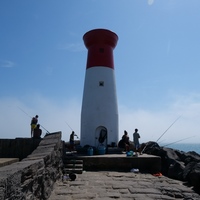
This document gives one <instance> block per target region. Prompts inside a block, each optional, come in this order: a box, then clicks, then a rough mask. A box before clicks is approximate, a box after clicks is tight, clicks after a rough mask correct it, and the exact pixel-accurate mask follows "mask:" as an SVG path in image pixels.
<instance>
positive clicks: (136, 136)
mask: <svg viewBox="0 0 200 200" xmlns="http://www.w3.org/2000/svg"><path fill="white" fill-rule="evenodd" d="M139 138H140V134H139V133H138V129H137V128H136V129H135V132H134V133H133V143H134V145H135V151H136V152H139V153H141V152H140V142H139Z"/></svg>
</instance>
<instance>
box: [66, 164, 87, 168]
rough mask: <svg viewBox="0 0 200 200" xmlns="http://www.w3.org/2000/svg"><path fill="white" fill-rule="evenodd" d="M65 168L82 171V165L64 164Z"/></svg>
mask: <svg viewBox="0 0 200 200" xmlns="http://www.w3.org/2000/svg"><path fill="white" fill-rule="evenodd" d="M64 167H65V168H76V169H80V168H82V169H83V164H64Z"/></svg>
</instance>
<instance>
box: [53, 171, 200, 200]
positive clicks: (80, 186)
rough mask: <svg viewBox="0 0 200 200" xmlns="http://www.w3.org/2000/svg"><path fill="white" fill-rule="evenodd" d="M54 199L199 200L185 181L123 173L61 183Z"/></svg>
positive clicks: (85, 176)
mask: <svg viewBox="0 0 200 200" xmlns="http://www.w3.org/2000/svg"><path fill="white" fill-rule="evenodd" d="M49 199H50V200H66V199H67V200H74V199H75V200H76V199H77V200H78V199H81V200H83V199H85V200H88V199H94V200H99V199H104V200H113V199H120V200H123V199H133V200H134V199H136V200H150V199H151V200H156V199H158V200H163V199H164V200H172V199H179V200H180V199H184V200H199V199H200V195H198V194H197V193H195V192H194V191H193V190H192V189H191V188H190V187H188V186H185V185H184V184H183V182H181V181H177V180H172V179H169V178H167V177H164V176H160V177H156V176H153V175H151V174H142V173H133V172H128V173H122V172H84V173H83V174H80V175H77V178H76V180H75V181H69V180H65V181H61V180H60V181H58V182H57V183H56V184H55V188H54V190H53V191H52V194H51V197H50V198H49Z"/></svg>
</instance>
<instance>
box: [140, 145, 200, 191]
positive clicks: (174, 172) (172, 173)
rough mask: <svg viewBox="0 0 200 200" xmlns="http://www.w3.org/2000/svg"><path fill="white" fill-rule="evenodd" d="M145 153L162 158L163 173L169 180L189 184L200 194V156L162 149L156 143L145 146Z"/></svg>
mask: <svg viewBox="0 0 200 200" xmlns="http://www.w3.org/2000/svg"><path fill="white" fill-rule="evenodd" d="M143 148H144V151H143V152H144V153H146V154H151V155H156V156H160V157H161V163H162V167H161V173H162V174H163V175H165V176H167V177H169V178H173V179H176V180H181V181H185V182H187V183H188V184H189V185H191V186H193V188H194V190H195V191H196V192H197V193H200V155H199V154H197V153H196V152H194V151H190V152H183V151H179V150H176V149H172V148H166V147H161V146H159V145H158V144H157V143H155V142H148V143H146V144H143Z"/></svg>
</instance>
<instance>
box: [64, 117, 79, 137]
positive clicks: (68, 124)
mask: <svg viewBox="0 0 200 200" xmlns="http://www.w3.org/2000/svg"><path fill="white" fill-rule="evenodd" d="M65 123H66V124H67V126H68V127H69V128H70V129H71V131H74V130H73V129H72V127H71V126H70V125H69V124H68V123H67V122H66V121H65ZM74 135H75V136H76V137H77V138H79V137H78V135H76V134H74Z"/></svg>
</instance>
